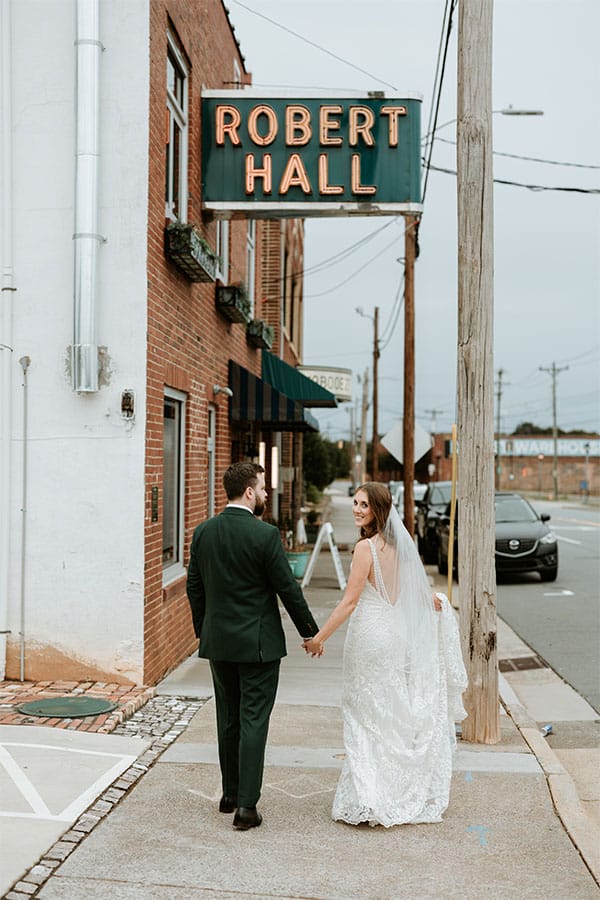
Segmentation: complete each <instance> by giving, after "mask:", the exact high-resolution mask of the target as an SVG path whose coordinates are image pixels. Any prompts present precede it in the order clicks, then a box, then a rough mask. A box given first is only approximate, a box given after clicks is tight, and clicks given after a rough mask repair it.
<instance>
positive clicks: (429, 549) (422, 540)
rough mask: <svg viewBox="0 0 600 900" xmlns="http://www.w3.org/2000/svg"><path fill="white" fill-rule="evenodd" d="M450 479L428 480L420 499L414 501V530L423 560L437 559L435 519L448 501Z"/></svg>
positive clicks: (428, 561) (434, 560)
mask: <svg viewBox="0 0 600 900" xmlns="http://www.w3.org/2000/svg"><path fill="white" fill-rule="evenodd" d="M451 493H452V482H451V481H430V482H429V484H428V485H427V490H426V491H425V496H424V497H423V499H422V500H418V501H417V503H416V507H417V516H416V521H415V526H416V527H415V531H416V532H417V542H418V545H419V553H420V554H421V556H422V557H423V560H424V562H426V563H431V562H436V560H437V530H436V526H437V521H438V518H439V517H440V515H441V514H442V513H443V512H444V510H445V509H446V507H447V506H448V504H449V502H450V496H451Z"/></svg>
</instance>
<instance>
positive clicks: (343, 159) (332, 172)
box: [202, 90, 422, 218]
mask: <svg viewBox="0 0 600 900" xmlns="http://www.w3.org/2000/svg"><path fill="white" fill-rule="evenodd" d="M420 113H421V99H420V97H418V96H417V95H412V94H411V95H403V96H402V97H399V96H388V95H384V94H383V93H382V92H377V93H374V94H369V96H367V97H355V98H349V97H333V98H327V99H323V98H319V97H307V96H301V97H290V96H288V95H276V96H273V95H272V96H270V97H264V96H263V95H258V94H257V93H256V92H254V91H252V90H236V91H205V92H204V93H203V96H202V201H203V206H204V208H205V209H207V210H210V211H211V212H212V213H213V214H214V215H215V216H216V217H217V218H235V217H236V216H250V217H253V218H261V217H262V218H278V217H282V216H301V217H307V216H347V215H352V214H355V215H362V216H365V215H398V214H404V215H409V214H411V215H412V214H417V213H420V212H421V211H422V206H421V183H420V171H421V152H420V149H421V148H420V140H421V127H420Z"/></svg>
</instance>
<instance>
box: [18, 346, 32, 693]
mask: <svg viewBox="0 0 600 900" xmlns="http://www.w3.org/2000/svg"><path fill="white" fill-rule="evenodd" d="M19 365H20V366H21V369H22V370H23V450H22V454H23V455H22V459H23V473H22V478H23V488H22V501H21V602H20V618H19V680H20V681H25V572H26V571H27V570H26V567H25V561H26V556H27V552H26V551H27V475H28V472H27V468H28V465H27V463H28V449H29V448H28V446H27V441H28V437H29V434H28V425H29V397H28V385H27V370H28V368H29V366H30V365H31V358H30V357H29V356H22V357H21V358H20V360H19Z"/></svg>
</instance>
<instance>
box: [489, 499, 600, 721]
mask: <svg viewBox="0 0 600 900" xmlns="http://www.w3.org/2000/svg"><path fill="white" fill-rule="evenodd" d="M532 504H533V506H534V507H535V509H536V510H537V511H538V512H540V513H542V512H543V513H548V514H549V515H550V516H551V517H552V518H551V520H550V523H549V524H550V527H551V528H552V530H553V531H554V533H555V534H556V535H557V537H558V544H559V567H558V578H557V580H556V581H555V582H553V583H542V582H541V581H540V579H539V576H538V575H536V574H531V575H511V576H502V577H501V578H500V579H499V583H498V613H499V615H500V616H501V617H502V618H503V619H504V620H505V621H506V622H507V623H508V624H509V625H510V627H511V628H512V629H513V630H514V631H515V632H516V633H517V634H518V635H519V636H520V637H521V638H522V639H523V640H524V641H525V642H526V643H527V644H529V645H530V646H531V647H532V648H533V649H534V650H535V652H536V653H538V654H539V655H540V656H541V657H543V658H544V659H545V660H546V661H547V662H548V664H549V665H550V666H551V667H552V668H553V669H554V671H555V672H557V673H558V674H559V675H560V676H561V677H562V678H564V680H565V681H566V682H567V683H568V684H570V685H571V686H572V687H573V688H575V690H576V691H577V692H578V693H579V694H581V695H582V696H583V697H585V699H586V700H587V701H588V703H589V704H590V705H591V706H592V707H593V708H594V709H595V710H596V711H598V712H600V666H599V659H600V589H599V584H600V577H599V576H600V563H599V560H600V510H598V509H597V508H591V507H585V506H580V505H573V504H569V503H568V502H564V503H561V502H558V503H555V502H551V501H535V500H534V501H532Z"/></svg>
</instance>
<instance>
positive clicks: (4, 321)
mask: <svg viewBox="0 0 600 900" xmlns="http://www.w3.org/2000/svg"><path fill="white" fill-rule="evenodd" d="M0 34H1V42H2V44H1V46H2V64H1V65H2V121H1V128H0V131H1V132H2V150H1V152H2V169H1V174H0V178H1V181H0V197H1V198H2V199H1V201H0V202H1V205H2V206H1V212H0V216H1V223H0V224H1V226H2V229H1V230H2V238H1V241H2V243H1V253H2V292H1V295H0V296H1V301H0V302H1V309H0V329H1V330H0V496H1V497H2V502H1V503H0V680H1V679H3V678H4V676H5V674H6V641H7V635H8V634H9V633H10V629H9V627H8V585H9V574H10V573H9V561H10V513H11V508H12V504H11V430H12V414H11V407H12V403H11V399H12V396H11V395H12V364H13V360H12V353H13V346H12V342H13V335H12V318H13V293H14V292H15V291H16V287H15V279H14V272H13V215H12V149H13V148H12V133H13V130H12V77H11V76H12V68H11V64H12V43H11V16H10V0H2V5H1V7H0Z"/></svg>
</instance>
